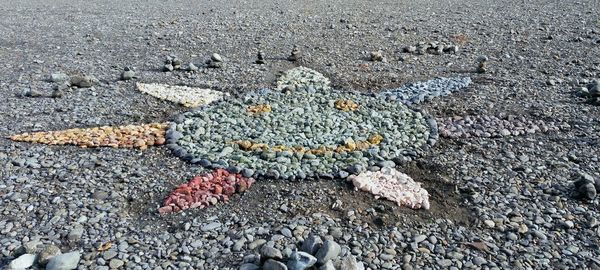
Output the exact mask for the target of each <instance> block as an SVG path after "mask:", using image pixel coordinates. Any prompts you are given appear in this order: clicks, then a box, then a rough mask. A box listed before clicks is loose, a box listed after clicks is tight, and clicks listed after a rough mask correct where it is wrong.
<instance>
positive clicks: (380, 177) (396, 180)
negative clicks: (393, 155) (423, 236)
mask: <svg viewBox="0 0 600 270" xmlns="http://www.w3.org/2000/svg"><path fill="white" fill-rule="evenodd" d="M348 181H351V182H352V184H353V185H354V187H355V188H356V189H358V190H362V191H366V192H369V193H372V194H373V195H375V196H376V197H377V198H379V197H382V198H385V199H388V200H390V201H393V202H395V203H396V204H398V206H406V207H410V208H412V209H419V208H423V209H429V207H430V205H429V193H428V192H427V190H425V189H424V188H422V187H421V184H420V183H419V182H416V181H414V180H413V179H412V178H411V177H410V176H408V175H406V174H404V173H401V172H399V171H397V170H395V169H393V168H382V169H381V171H378V172H364V173H361V174H359V175H351V176H349V177H348Z"/></svg>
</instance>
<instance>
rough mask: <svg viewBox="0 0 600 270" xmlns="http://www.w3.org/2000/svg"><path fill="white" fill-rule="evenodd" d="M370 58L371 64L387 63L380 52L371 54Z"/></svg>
mask: <svg viewBox="0 0 600 270" xmlns="http://www.w3.org/2000/svg"><path fill="white" fill-rule="evenodd" d="M370 58H371V61H373V62H387V61H386V59H385V57H383V52H382V51H375V52H371V55H370Z"/></svg>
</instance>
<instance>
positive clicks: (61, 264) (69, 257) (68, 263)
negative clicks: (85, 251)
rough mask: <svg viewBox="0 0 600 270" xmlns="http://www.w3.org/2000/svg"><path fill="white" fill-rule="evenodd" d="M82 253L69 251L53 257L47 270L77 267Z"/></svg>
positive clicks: (68, 269) (64, 269)
mask: <svg viewBox="0 0 600 270" xmlns="http://www.w3.org/2000/svg"><path fill="white" fill-rule="evenodd" d="M80 258H81V253H79V251H74V252H69V253H65V254H61V255H57V256H54V257H52V259H50V260H49V261H48V264H47V265H46V270H70V269H75V268H77V265H78V264H79V260H80Z"/></svg>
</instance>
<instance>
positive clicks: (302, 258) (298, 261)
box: [287, 251, 317, 270]
mask: <svg viewBox="0 0 600 270" xmlns="http://www.w3.org/2000/svg"><path fill="white" fill-rule="evenodd" d="M316 263H317V258H315V257H314V256H312V255H310V254H308V253H306V252H302V251H294V252H292V254H291V255H290V256H289V259H288V262H287V267H288V269H289V270H305V269H308V268H310V267H311V266H313V265H315V264H316Z"/></svg>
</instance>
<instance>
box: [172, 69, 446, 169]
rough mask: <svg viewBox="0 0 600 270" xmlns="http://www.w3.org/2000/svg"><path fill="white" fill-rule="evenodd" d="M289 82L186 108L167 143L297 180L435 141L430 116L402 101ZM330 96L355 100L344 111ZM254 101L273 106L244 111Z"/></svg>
mask: <svg viewBox="0 0 600 270" xmlns="http://www.w3.org/2000/svg"><path fill="white" fill-rule="evenodd" d="M304 83H306V84H308V85H310V84H311V83H312V81H304ZM291 84H292V85H296V86H299V87H298V88H297V90H295V91H294V92H292V93H281V92H277V91H269V90H263V91H259V92H254V93H250V94H248V95H246V96H244V97H242V98H239V99H233V98H232V99H228V100H224V101H221V102H215V103H213V104H210V105H208V106H206V107H203V108H201V109H198V110H194V111H193V112H187V113H184V114H182V115H181V117H179V118H178V120H177V123H174V124H173V125H172V126H171V128H170V130H169V131H168V132H167V139H168V141H167V143H168V144H167V146H168V147H169V148H171V149H172V150H173V152H174V153H175V154H176V155H177V156H180V157H182V158H184V159H185V160H188V161H191V162H192V163H197V164H200V165H202V166H205V167H208V168H227V169H228V170H230V171H232V172H236V173H237V172H242V173H243V174H244V175H245V176H251V175H253V174H254V173H256V174H258V175H264V176H269V177H272V178H276V179H277V178H284V179H298V178H300V179H302V178H306V177H324V178H333V177H340V178H345V177H347V176H348V174H349V173H359V172H361V171H364V170H366V169H375V168H376V167H384V165H385V166H394V161H398V160H403V158H406V157H408V156H414V155H416V153H417V152H419V151H420V150H421V148H422V147H425V146H427V145H430V144H433V143H435V136H437V135H436V134H437V131H436V130H434V128H435V125H434V124H435V123H434V121H430V119H429V118H428V117H427V116H426V115H424V114H423V113H421V112H419V111H415V110H412V109H409V108H408V107H406V106H404V105H402V104H397V103H390V102H389V101H386V100H384V99H381V98H377V97H372V96H367V95H363V94H360V93H352V92H338V91H333V90H316V89H315V88H313V87H311V86H307V85H306V84H302V83H300V82H292V83H291ZM336 100H352V101H355V102H356V103H358V104H361V106H360V107H358V108H357V109H356V110H354V111H343V110H339V109H337V108H336V106H335V102H336ZM259 104H269V105H270V107H271V112H269V113H262V114H249V113H248V112H247V110H248V108H249V107H251V106H257V105H259ZM432 122H433V125H432ZM371 167H373V168H371Z"/></svg>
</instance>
